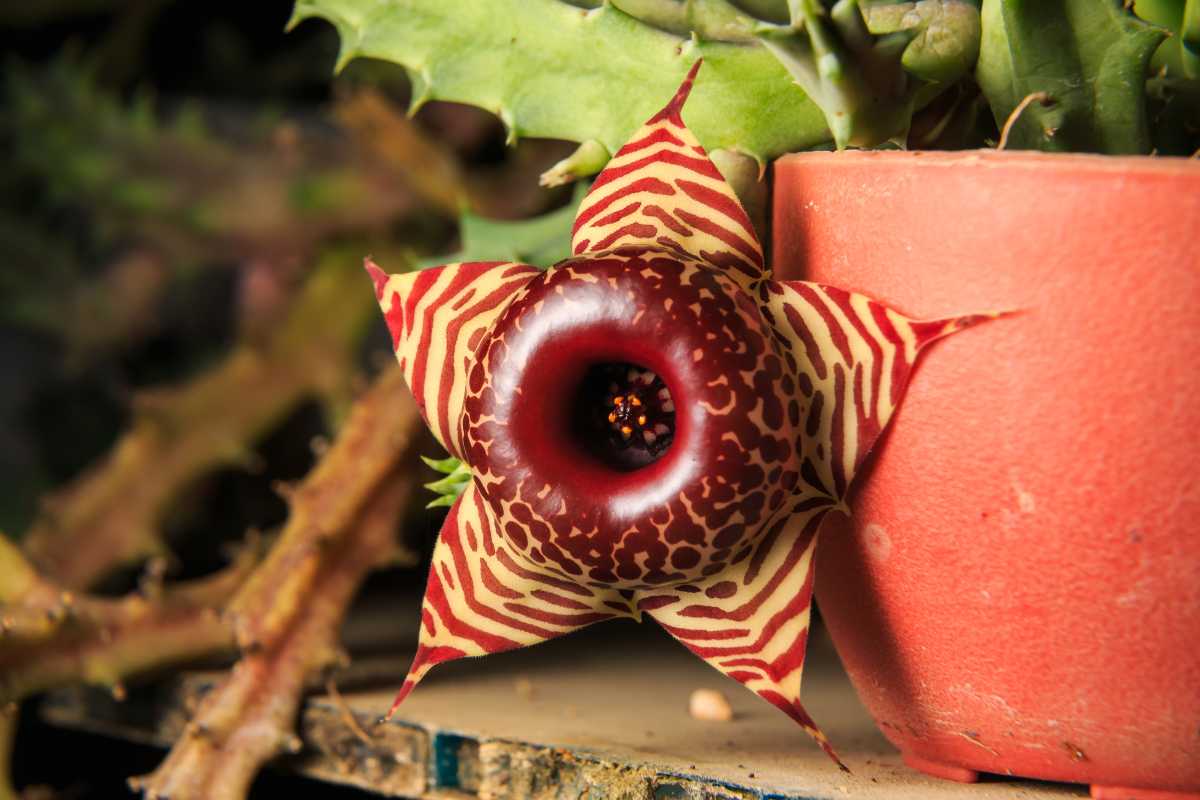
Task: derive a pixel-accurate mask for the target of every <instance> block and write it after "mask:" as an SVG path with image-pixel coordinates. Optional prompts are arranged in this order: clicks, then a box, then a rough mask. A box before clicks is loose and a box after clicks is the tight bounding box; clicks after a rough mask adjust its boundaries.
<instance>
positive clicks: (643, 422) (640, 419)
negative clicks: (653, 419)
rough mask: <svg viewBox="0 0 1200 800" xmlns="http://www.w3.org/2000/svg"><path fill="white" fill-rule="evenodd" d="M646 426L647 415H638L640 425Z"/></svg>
mask: <svg viewBox="0 0 1200 800" xmlns="http://www.w3.org/2000/svg"><path fill="white" fill-rule="evenodd" d="M645 424H646V415H645V414H639V415H638V425H645Z"/></svg>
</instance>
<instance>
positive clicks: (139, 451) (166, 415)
mask: <svg viewBox="0 0 1200 800" xmlns="http://www.w3.org/2000/svg"><path fill="white" fill-rule="evenodd" d="M373 306H374V302H373V299H372V297H371V293H370V291H369V290H368V287H366V286H365V285H364V281H363V279H362V276H361V275H360V274H359V268H358V265H357V263H356V260H355V259H353V258H350V257H348V256H347V255H346V254H344V253H340V252H338V253H334V254H330V255H327V256H326V257H325V258H324V259H323V260H322V263H320V264H319V265H318V266H317V269H316V270H315V272H314V273H313V275H312V276H311V277H310V278H309V280H308V282H307V283H306V284H305V285H304V286H303V287H302V289H301V290H300V293H299V295H298V296H297V298H296V300H295V301H294V303H293V306H292V309H291V311H290V313H289V314H288V316H287V318H286V319H285V320H283V322H282V323H281V324H280V325H279V327H278V328H277V329H276V330H275V331H274V333H273V335H272V336H270V337H269V338H268V339H267V340H266V341H264V342H261V343H247V344H243V345H241V346H238V347H236V348H235V349H234V350H233V352H231V353H230V354H229V355H228V356H227V357H226V358H225V359H224V360H223V361H221V362H220V363H219V364H217V365H216V366H215V367H213V368H211V369H209V370H208V371H207V372H204V373H202V374H200V375H198V376H197V377H195V378H193V379H192V380H190V381H189V382H187V383H186V384H184V385H182V386H179V387H177V388H173V389H168V390H162V391H157V392H153V393H147V394H145V395H142V396H141V397H140V398H138V400H137V402H136V408H137V411H136V414H135V418H134V421H133V423H132V425H131V426H130V429H129V430H128V431H127V432H126V433H125V434H124V435H123V436H121V438H120V439H119V440H118V441H117V443H116V445H115V446H114V447H113V449H112V450H111V451H110V453H109V454H108V455H107V456H106V457H105V458H104V459H103V460H102V461H101V462H99V463H98V464H96V465H94V466H93V467H92V468H91V469H89V470H88V471H86V472H85V473H84V474H83V475H81V476H80V477H79V478H77V479H76V480H74V481H73V482H71V483H69V484H67V485H66V486H64V487H63V488H61V489H59V490H57V491H55V492H53V493H51V494H50V495H49V496H48V497H47V498H46V499H45V501H44V502H43V507H42V513H41V514H40V515H39V517H38V519H37V520H36V521H35V522H34V524H33V526H32V528H31V529H30V531H29V532H28V533H27V535H26V536H25V539H24V543H25V549H26V552H27V554H28V555H29V558H30V559H31V560H32V561H33V562H34V564H36V565H37V566H38V568H39V569H41V570H42V571H43V572H44V573H45V574H46V575H47V576H49V577H52V578H53V579H55V580H56V581H58V582H59V583H61V584H62V585H63V586H65V587H67V588H69V589H79V588H86V587H88V586H91V585H93V584H94V583H95V582H96V581H97V580H99V579H100V578H102V577H103V576H104V575H106V574H107V573H108V572H109V571H111V570H112V569H114V568H116V567H119V566H122V565H125V564H131V563H135V562H137V561H138V560H141V559H145V558H149V557H151V556H155V555H160V554H162V553H163V552H165V547H164V544H163V542H162V540H161V538H160V532H159V522H160V519H161V518H162V517H163V515H164V514H165V513H166V512H167V511H168V510H169V508H170V507H171V505H172V504H173V503H174V502H176V501H177V499H178V498H179V496H180V495H181V493H182V492H183V491H184V490H185V489H186V488H187V487H188V485H189V484H190V483H191V482H192V481H193V480H194V479H196V478H197V477H199V476H200V475H202V474H204V473H206V472H209V471H211V470H213V469H215V468H217V467H220V466H223V465H230V464H239V463H240V464H251V463H252V460H253V450H252V448H253V446H254V444H255V443H256V442H257V440H258V439H259V438H260V437H261V436H262V435H264V434H265V433H266V432H268V431H269V430H270V429H271V428H272V427H273V426H274V425H276V424H277V423H278V422H279V421H280V420H281V419H282V418H283V417H285V416H286V415H287V414H288V413H290V412H291V410H292V409H294V408H296V407H297V406H298V405H299V404H300V403H301V402H302V401H304V400H305V399H307V398H310V397H313V396H323V397H325V398H327V399H331V400H333V401H334V402H335V403H336V404H339V405H340V404H341V403H343V402H344V398H345V397H346V396H347V395H348V394H349V393H350V387H351V380H352V377H353V375H354V372H355V363H354V353H355V350H356V348H357V346H358V343H359V341H360V339H361V336H362V333H363V331H364V330H365V326H366V325H367V324H368V323H369V322H370V321H371V320H372V319H373V316H374V314H375V309H374V308H373Z"/></svg>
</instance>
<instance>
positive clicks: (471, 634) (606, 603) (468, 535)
mask: <svg viewBox="0 0 1200 800" xmlns="http://www.w3.org/2000/svg"><path fill="white" fill-rule="evenodd" d="M635 615H636V614H635V611H634V608H633V606H632V604H631V602H630V600H629V599H627V598H625V597H622V596H621V594H620V593H618V592H617V591H615V590H611V589H605V588H598V587H589V586H584V585H581V584H579V583H578V582H574V581H570V580H565V579H563V578H561V577H558V576H555V575H553V574H550V573H547V572H545V571H543V570H541V569H539V568H537V567H536V566H533V565H530V564H529V563H528V562H527V561H526V560H525V559H524V558H522V557H521V556H520V555H519V554H517V553H514V552H513V551H512V548H511V547H510V546H509V544H508V542H507V541H506V540H505V538H504V537H503V536H502V535H501V534H500V532H499V530H498V528H497V525H496V523H495V521H494V520H493V518H492V515H491V512H490V510H489V509H488V508H487V506H486V505H485V504H484V502H483V500H482V498H481V497H480V494H479V492H478V491H477V489H476V488H475V485H474V484H472V485H471V486H469V487H468V488H467V490H466V491H465V492H464V493H463V495H462V497H460V498H459V499H458V501H457V502H456V503H455V504H454V506H452V507H451V509H450V513H449V515H448V516H447V517H446V522H445V524H444V525H443V526H442V532H441V534H440V535H439V536H438V541H437V544H436V546H435V547H434V551H433V564H432V566H431V567H430V570H429V583H428V586H427V587H426V589H425V599H424V602H423V604H422V609H421V634H420V645H419V647H418V649H417V654H416V657H415V658H414V659H413V663H412V666H411V667H410V668H409V672H408V676H407V677H406V678H405V681H404V686H403V687H401V689H400V693H399V694H398V695H397V697H396V701H395V703H394V704H393V706H392V710H393V711H394V710H395V707H396V706H398V705H399V704H400V703H401V701H403V700H404V698H405V697H407V696H408V694H409V692H411V691H412V689H413V687H414V686H416V685H417V683H418V682H419V681H420V680H421V678H423V677H424V676H425V674H426V673H427V672H429V670H430V669H431V668H432V667H433V666H435V665H436V664H440V663H442V662H443V661H451V660H453V659H457V658H466V657H469V656H482V655H486V654H488V653H500V652H503V651H505V650H513V649H515V648H517V647H525V646H526V645H531V644H537V643H539V642H544V641H546V640H547V639H553V638H554V637H556V636H561V635H562V634H564V633H570V632H571V631H574V630H578V629H579V628H581V627H583V626H585V625H590V624H592V623H593V622H600V621H602V620H606V619H613V618H614V617H629V616H635Z"/></svg>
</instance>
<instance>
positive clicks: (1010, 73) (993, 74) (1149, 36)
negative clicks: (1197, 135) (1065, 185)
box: [976, 0, 1164, 154]
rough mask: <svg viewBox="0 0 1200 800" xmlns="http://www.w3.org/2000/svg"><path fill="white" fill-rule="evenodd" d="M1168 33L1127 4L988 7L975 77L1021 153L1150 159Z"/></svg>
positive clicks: (993, 0) (1034, 2)
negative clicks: (1151, 75)
mask: <svg viewBox="0 0 1200 800" xmlns="http://www.w3.org/2000/svg"><path fill="white" fill-rule="evenodd" d="M1163 35H1164V31H1162V30H1160V29H1158V28H1155V27H1153V26H1151V25H1148V24H1147V23H1145V22H1142V21H1141V20H1139V19H1137V18H1136V17H1134V16H1133V15H1132V14H1130V13H1129V12H1128V11H1126V10H1125V9H1124V8H1123V6H1122V3H1121V2H1120V0H1058V2H1045V0H984V3H983V41H982V44H981V48H980V53H979V64H978V66H977V67H976V78H977V79H978V81H979V85H980V87H981V88H982V89H983V93H984V95H985V96H986V97H987V99H988V103H989V104H990V105H991V107H992V113H993V114H994V115H995V117H996V123H997V124H998V125H1000V126H1002V127H1003V125H1004V123H1005V121H1006V120H1007V119H1008V116H1009V115H1010V114H1011V113H1012V112H1013V110H1014V109H1015V108H1016V107H1017V106H1018V105H1019V104H1020V103H1021V101H1022V100H1024V99H1025V98H1026V97H1028V96H1030V95H1032V94H1035V93H1037V92H1042V93H1044V94H1045V95H1046V96H1047V97H1048V98H1049V100H1048V101H1047V103H1046V104H1042V103H1031V104H1029V105H1028V106H1027V107H1026V108H1025V109H1024V110H1023V111H1022V113H1021V115H1020V117H1019V118H1018V119H1017V120H1016V121H1015V123H1014V124H1013V126H1012V129H1011V132H1010V135H1009V140H1008V141H1009V145H1010V146H1011V147H1013V148H1016V149H1037V150H1049V151H1082V152H1096V153H1114V154H1116V153H1148V152H1149V151H1150V146H1151V145H1150V131H1149V124H1148V122H1147V113H1146V67H1147V64H1148V63H1149V60H1150V56H1151V55H1152V54H1153V52H1154V50H1155V48H1156V47H1157V46H1158V44H1159V42H1161V41H1162V38H1163Z"/></svg>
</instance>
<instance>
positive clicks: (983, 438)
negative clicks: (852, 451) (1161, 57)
mask: <svg viewBox="0 0 1200 800" xmlns="http://www.w3.org/2000/svg"><path fill="white" fill-rule="evenodd" d="M773 218H774V235H773V242H774V262H775V264H776V268H777V270H778V274H779V275H780V277H784V278H801V277H802V278H805V279H808V280H816V281H822V282H827V283H831V284H835V285H837V286H841V287H845V288H847V289H852V290H855V291H861V292H864V293H866V294H868V295H871V296H873V297H877V298H879V299H881V300H883V301H885V302H887V303H888V304H890V305H893V306H895V307H897V308H898V309H900V310H901V311H903V312H905V313H908V314H913V315H918V316H929V317H941V316H948V315H953V314H960V313H963V312H972V311H984V310H1013V311H1016V312H1018V313H1016V314H1014V315H1012V316H1009V317H1005V318H1003V319H1000V320H997V321H995V322H989V323H987V324H985V325H980V326H978V327H977V328H975V329H972V330H970V331H966V332H965V333H962V334H957V335H955V336H953V337H951V338H949V339H947V340H946V341H943V342H940V343H939V344H938V345H937V346H936V347H934V348H932V349H931V352H930V353H929V354H928V355H927V356H926V357H925V359H924V361H923V362H922V363H921V364H920V365H919V366H918V369H917V372H916V375H915V376H914V378H913V381H912V383H911V385H910V388H909V390H908V394H907V396H906V398H905V401H904V403H903V404H902V405H901V407H900V410H899V412H898V414H897V416H896V417H895V419H894V421H893V423H892V428H891V430H890V431H889V432H888V434H887V435H886V436H885V438H884V440H883V441H882V442H881V444H880V447H879V449H878V451H877V452H876V453H875V454H874V456H873V459H872V462H871V464H870V467H869V469H868V471H867V472H866V473H864V474H863V475H862V476H861V479H860V481H859V484H858V486H859V490H858V493H857V495H856V496H855V497H854V498H853V499H852V502H851V506H852V507H853V509H854V516H853V519H850V520H847V519H844V518H841V517H838V518H837V519H834V520H831V521H830V523H829V524H828V525H827V526H826V528H825V530H824V532H823V538H822V541H821V545H820V550H819V552H818V565H819V566H818V569H817V576H818V581H817V597H818V602H819V604H820V607H821V610H822V612H823V613H824V616H825V619H826V620H827V622H828V626H829V629H830V631H831V633H832V635H833V639H834V642H835V643H836V645H837V648H838V651H839V652H840V653H841V656H842V658H843V660H844V662H845V664H846V667H847V669H848V670H849V672H850V676H851V678H852V679H853V681H854V683H855V686H856V687H857V689H858V692H859V694H860V695H861V697H862V699H863V701H864V702H865V703H866V705H867V707H868V708H869V709H870V710H871V713H872V714H873V715H874V717H875V719H876V720H877V722H878V723H879V726H880V728H881V729H882V730H883V732H884V733H885V734H886V735H887V737H888V738H889V739H890V740H891V741H892V742H893V743H894V744H895V745H896V746H897V747H899V748H900V750H902V751H903V753H904V757H905V759H906V761H907V762H908V763H909V764H910V765H911V766H913V767H915V768H917V769H920V770H923V771H925V772H929V773H932V774H935V775H940V776H942V777H946V778H950V779H954V780H962V781H971V780H975V779H976V778H977V777H978V774H979V773H981V772H993V773H1001V774H1012V775H1021V776H1029V777H1038V778H1046V779H1052V780H1062V781H1077V782H1083V783H1090V784H1091V785H1092V794H1093V796H1094V797H1102V798H1121V799H1122V800H1124V799H1125V798H1159V797H1200V162H1198V161H1195V160H1192V161H1185V160H1180V159H1150V158H1113V157H1098V156H1062V155H1054V156H1051V155H1041V154H1028V153H995V152H970V153H960V154H956V153H937V154H935V153H814V154H804V155H797V156H792V157H788V158H784V159H782V160H781V161H779V162H778V163H777V165H776V170H775V189H774V215H773Z"/></svg>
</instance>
